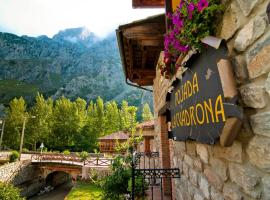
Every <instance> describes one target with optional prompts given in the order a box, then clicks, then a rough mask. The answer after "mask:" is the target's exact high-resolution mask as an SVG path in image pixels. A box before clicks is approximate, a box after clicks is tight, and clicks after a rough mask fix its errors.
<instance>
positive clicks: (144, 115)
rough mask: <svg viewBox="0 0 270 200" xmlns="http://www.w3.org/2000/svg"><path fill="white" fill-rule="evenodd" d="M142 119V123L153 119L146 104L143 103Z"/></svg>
mask: <svg viewBox="0 0 270 200" xmlns="http://www.w3.org/2000/svg"><path fill="white" fill-rule="evenodd" d="M142 118H143V121H148V120H151V119H153V114H152V113H151V109H150V106H149V104H148V103H145V104H144V106H143V112H142Z"/></svg>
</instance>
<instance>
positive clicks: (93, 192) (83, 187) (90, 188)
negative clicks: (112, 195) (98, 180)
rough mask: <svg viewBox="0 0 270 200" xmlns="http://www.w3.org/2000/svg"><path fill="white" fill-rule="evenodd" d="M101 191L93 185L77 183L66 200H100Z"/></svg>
mask: <svg viewBox="0 0 270 200" xmlns="http://www.w3.org/2000/svg"><path fill="white" fill-rule="evenodd" d="M101 196H102V189H101V188H99V187H97V186H96V185H94V184H93V183H87V182H81V181H79V182H77V184H76V185H75V186H74V187H73V188H72V190H71V191H70V193H69V194H68V196H67V197H66V200H101Z"/></svg>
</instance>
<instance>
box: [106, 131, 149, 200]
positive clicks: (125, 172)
mask: <svg viewBox="0 0 270 200" xmlns="http://www.w3.org/2000/svg"><path fill="white" fill-rule="evenodd" d="M133 131H134V129H133ZM131 135H132V136H131V137H130V138H129V140H128V141H127V142H126V143H125V144H123V145H120V146H119V148H120V151H122V150H123V149H125V150H129V151H128V153H127V155H126V156H125V157H124V156H117V157H115V158H114V160H113V163H112V166H111V167H112V171H113V173H112V174H111V175H110V176H108V177H106V178H105V179H104V180H103V184H102V188H103V189H104V195H103V199H104V200H105V199H116V200H117V199H120V200H121V199H125V198H124V195H125V194H127V193H129V192H130V191H131V161H132V155H131V153H130V152H132V150H133V148H134V146H135V144H136V143H138V142H139V141H141V139H142V137H134V134H131ZM137 178H138V179H139V180H136V181H135V191H136V193H135V194H136V196H138V197H139V196H142V194H143V193H144V192H145V190H146V189H147V186H146V182H145V180H144V179H143V178H142V177H137Z"/></svg>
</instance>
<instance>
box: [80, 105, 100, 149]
mask: <svg viewBox="0 0 270 200" xmlns="http://www.w3.org/2000/svg"><path fill="white" fill-rule="evenodd" d="M97 122H98V120H97V105H96V104H95V103H93V101H91V102H90V103H89V105H88V108H87V117H86V122H85V125H84V127H83V128H82V130H81V132H80V138H78V139H79V140H78V143H77V145H76V147H77V149H78V151H83V150H84V151H89V152H93V151H94V149H96V148H98V144H97V138H98V137H99V134H98V130H99V128H98V124H97Z"/></svg>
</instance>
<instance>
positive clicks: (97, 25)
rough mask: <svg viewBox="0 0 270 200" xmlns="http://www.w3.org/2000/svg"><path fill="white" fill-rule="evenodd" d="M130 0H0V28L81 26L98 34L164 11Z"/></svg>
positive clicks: (28, 30)
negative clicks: (138, 4) (141, 6)
mask: <svg viewBox="0 0 270 200" xmlns="http://www.w3.org/2000/svg"><path fill="white" fill-rule="evenodd" d="M131 2H132V0H0V31H1V32H12V33H15V34H17V35H29V36H38V35H48V36H49V37H51V36H53V35H54V34H56V33H57V32H58V31H59V30H63V29H66V28H75V27H81V26H85V27H87V28H89V30H91V31H92V32H94V33H96V34H97V35H99V36H100V37H103V36H106V35H107V34H108V33H109V32H112V31H114V30H115V29H116V28H117V27H118V25H120V24H125V23H129V22H132V21H134V20H138V19H142V18H145V17H147V16H151V15H155V14H159V13H162V12H164V10H163V9H132V5H131Z"/></svg>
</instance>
